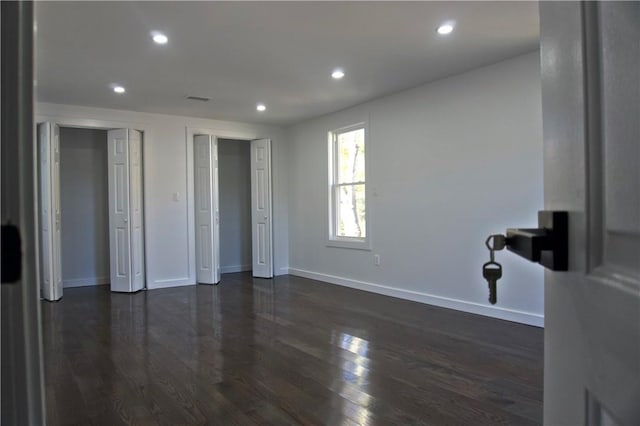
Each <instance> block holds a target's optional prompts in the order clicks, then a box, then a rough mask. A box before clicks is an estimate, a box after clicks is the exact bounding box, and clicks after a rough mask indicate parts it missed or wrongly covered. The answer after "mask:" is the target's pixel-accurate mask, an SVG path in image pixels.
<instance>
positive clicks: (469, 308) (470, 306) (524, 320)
mask: <svg viewBox="0 0 640 426" xmlns="http://www.w3.org/2000/svg"><path fill="white" fill-rule="evenodd" d="M289 274H291V275H296V276H299V277H304V278H310V279H312V280H318V281H325V282H328V283H331V284H337V285H342V286H345V287H351V288H355V289H358V290H364V291H369V292H372V293H378V294H383V295H385V296H391V297H397V298H399V299H405V300H412V301H414V302H420V303H426V304H428V305H434V306H440V307H442V308H449V309H455V310H457V311H463V312H469V313H472V314H478V315H484V316H487V317H492V318H499V319H503V320H507V321H513V322H518V323H521V324H527V325H533V326H536V327H544V315H540V314H535V313H531V312H523V311H517V310H514V309H506V308H501V307H498V306H489V305H482V304H480V303H475V302H468V301H465V300H459V299H452V298H449V297H442V296H436V295H433V294H428V293H421V292H417V291H413V290H405V289H400V288H394V287H389V286H385V285H381V284H373V283H369V282H365V281H358V280H352V279H350V278H342V277H338V276H335V275H328V274H322V273H319V272H312V271H305V270H303V269H296V268H289Z"/></svg>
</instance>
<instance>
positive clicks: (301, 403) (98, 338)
mask: <svg viewBox="0 0 640 426" xmlns="http://www.w3.org/2000/svg"><path fill="white" fill-rule="evenodd" d="M42 320H43V326H44V328H43V340H44V354H45V362H44V363H45V385H46V398H47V399H46V404H47V416H48V422H49V424H50V425H61V424H78V425H92V424H95V425H120V424H141V425H142V424H148V425H155V424H162V425H186V424H219V425H263V424H273V425H290V424H314V425H315V424H326V425H374V424H375V425H423V424H432V425H474V426H476V425H483V424H488V425H499V424H511V425H533V424H540V423H541V420H542V364H543V330H542V329H539V328H535V327H528V326H524V325H519V324H515V323H510V322H507V321H501V320H495V319H490V318H486V317H482V316H477V315H472V314H465V313H461V312H456V311H451V310H447V309H442V308H436V307H432V306H427V305H422V304H419V303H413V302H408V301H403V300H399V299H393V298H389V297H384V296H380V295H375V294H370V293H366V292H362V291H358V290H353V289H349V288H344V287H339V286H334V285H331V284H326V283H322V282H318V281H313V280H308V279H304V278H298V277H293V276H284V277H278V278H276V279H273V280H264V279H253V278H251V276H250V275H248V274H246V273H240V274H228V275H223V279H222V282H221V283H220V284H219V285H218V286H205V285H200V286H190V287H179V288H172V289H164V290H153V291H148V292H144V291H143V292H139V293H137V294H133V295H128V294H115V293H114V294H112V293H110V292H109V288H108V286H100V287H93V288H76V289H65V290H64V298H63V300H62V301H60V302H58V303H48V302H42Z"/></svg>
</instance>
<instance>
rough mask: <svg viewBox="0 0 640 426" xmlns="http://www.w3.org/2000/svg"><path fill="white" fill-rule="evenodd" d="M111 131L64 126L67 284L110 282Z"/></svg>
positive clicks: (62, 197) (64, 260) (64, 270)
mask: <svg viewBox="0 0 640 426" xmlns="http://www.w3.org/2000/svg"><path fill="white" fill-rule="evenodd" d="M107 175H108V172H107V132H106V131H104V130H93V129H73V128H65V127H62V128H61V129H60V207H61V219H62V222H61V230H62V235H61V239H62V281H63V286H64V287H77V286H83V285H97V284H107V283H109V212H108V209H109V193H108V189H109V187H108V177H107Z"/></svg>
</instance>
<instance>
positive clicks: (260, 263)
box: [251, 139, 273, 278]
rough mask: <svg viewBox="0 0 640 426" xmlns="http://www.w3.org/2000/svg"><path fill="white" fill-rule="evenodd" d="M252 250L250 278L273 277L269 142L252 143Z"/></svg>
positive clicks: (265, 140)
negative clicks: (251, 274)
mask: <svg viewBox="0 0 640 426" xmlns="http://www.w3.org/2000/svg"><path fill="white" fill-rule="evenodd" d="M251 227H252V230H251V241H252V244H251V247H252V257H253V276H254V277H260V278H271V277H273V261H272V252H273V242H272V219H271V140H270V139H257V140H253V141H251Z"/></svg>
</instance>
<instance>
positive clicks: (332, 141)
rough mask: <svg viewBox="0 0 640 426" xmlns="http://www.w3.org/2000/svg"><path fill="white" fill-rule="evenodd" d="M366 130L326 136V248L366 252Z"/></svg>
mask: <svg viewBox="0 0 640 426" xmlns="http://www.w3.org/2000/svg"><path fill="white" fill-rule="evenodd" d="M365 164H366V155H365V127H364V125H363V124H359V125H356V126H351V127H347V128H343V129H339V130H335V131H333V132H330V133H329V166H330V167H329V187H330V189H329V192H330V193H329V244H330V245H336V246H339V247H350V248H362V249H368V248H369V238H368V234H367V203H366V201H367V200H366V189H365V188H366V178H365Z"/></svg>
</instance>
